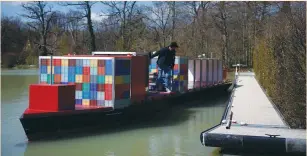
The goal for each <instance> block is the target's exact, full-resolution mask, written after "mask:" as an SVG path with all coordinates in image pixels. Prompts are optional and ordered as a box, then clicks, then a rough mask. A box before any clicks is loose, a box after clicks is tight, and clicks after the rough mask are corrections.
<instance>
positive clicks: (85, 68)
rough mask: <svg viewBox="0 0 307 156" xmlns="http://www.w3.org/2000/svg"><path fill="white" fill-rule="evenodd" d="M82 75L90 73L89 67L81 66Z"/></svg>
mask: <svg viewBox="0 0 307 156" xmlns="http://www.w3.org/2000/svg"><path fill="white" fill-rule="evenodd" d="M83 75H90V67H83Z"/></svg>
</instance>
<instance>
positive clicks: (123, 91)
mask: <svg viewBox="0 0 307 156" xmlns="http://www.w3.org/2000/svg"><path fill="white" fill-rule="evenodd" d="M130 61H131V60H130V59H123V58H112V57H63V56H62V57H60V56H54V57H53V72H52V73H53V74H52V75H53V77H54V79H53V82H54V84H70V83H75V84H76V104H77V105H84V106H109V107H114V108H122V107H125V106H128V105H129V104H130V85H131V81H130V79H131V74H130V73H131V71H130V63H131V62H130ZM50 67H51V66H50V57H46V56H41V57H40V69H41V70H40V83H50V82H51V79H50V77H51V68H50Z"/></svg>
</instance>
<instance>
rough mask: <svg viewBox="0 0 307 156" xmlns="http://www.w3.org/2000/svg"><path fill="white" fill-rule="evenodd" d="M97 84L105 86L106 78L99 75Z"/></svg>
mask: <svg viewBox="0 0 307 156" xmlns="http://www.w3.org/2000/svg"><path fill="white" fill-rule="evenodd" d="M97 83H98V84H105V76H104V75H98V78H97Z"/></svg>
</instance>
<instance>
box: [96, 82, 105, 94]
mask: <svg viewBox="0 0 307 156" xmlns="http://www.w3.org/2000/svg"><path fill="white" fill-rule="evenodd" d="M104 90H105V84H97V91H98V92H103V91H104Z"/></svg>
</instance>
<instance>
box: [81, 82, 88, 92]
mask: <svg viewBox="0 0 307 156" xmlns="http://www.w3.org/2000/svg"><path fill="white" fill-rule="evenodd" d="M82 89H83V91H90V84H89V83H83V84H82Z"/></svg>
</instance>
